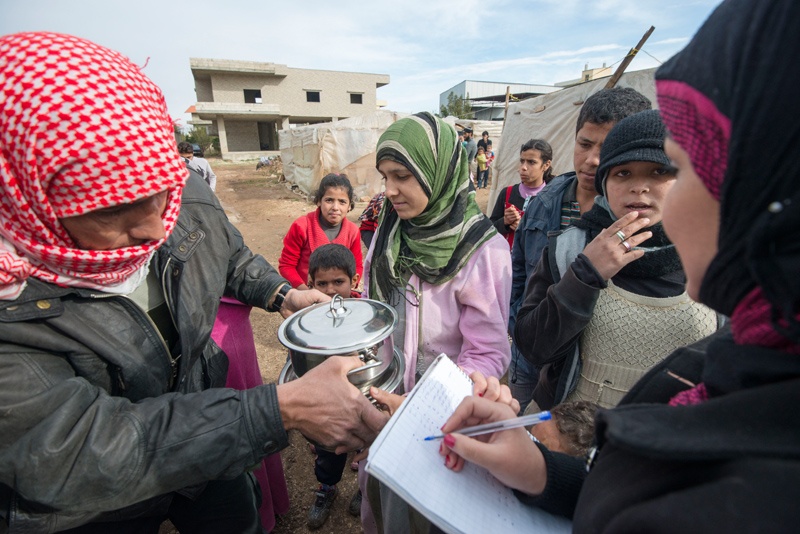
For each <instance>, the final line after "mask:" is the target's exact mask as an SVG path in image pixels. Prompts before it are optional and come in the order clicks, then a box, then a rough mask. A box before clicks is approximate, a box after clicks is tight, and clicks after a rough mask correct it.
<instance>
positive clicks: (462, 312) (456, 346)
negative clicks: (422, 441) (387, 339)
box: [364, 113, 511, 391]
mask: <svg viewBox="0 0 800 534" xmlns="http://www.w3.org/2000/svg"><path fill="white" fill-rule="evenodd" d="M377 167H378V171H379V172H380V173H381V175H382V176H383V178H384V180H385V185H386V201H385V202H384V205H383V210H382V211H381V216H380V222H379V223H378V230H377V232H376V234H375V238H374V240H373V244H372V248H371V249H370V252H369V254H368V256H367V261H366V269H365V270H364V271H365V287H366V288H367V293H368V296H369V297H370V298H373V299H376V300H380V301H383V302H386V303H388V304H391V305H392V306H394V307H395V309H396V310H397V311H398V313H399V315H400V319H401V320H400V326H399V327H398V330H397V331H396V332H395V336H394V339H395V344H396V345H397V347H398V348H399V349H400V350H401V351H402V352H403V354H404V355H405V360H406V374H405V377H404V378H405V379H404V387H405V391H409V390H410V389H411V388H412V387H413V386H414V384H415V383H416V381H417V379H418V378H419V376H421V374H422V373H424V372H425V369H427V367H428V365H429V364H430V363H431V362H432V361H433V359H434V358H436V356H438V355H439V354H440V353H442V352H444V353H445V354H447V355H448V356H450V358H451V359H452V360H453V361H454V362H455V363H456V364H458V365H459V366H460V367H461V368H462V369H464V371H465V372H467V373H472V372H473V371H480V372H481V373H483V374H484V375H485V376H487V377H489V376H494V377H498V378H499V377H501V376H503V374H504V373H505V371H506V369H507V367H508V363H509V361H510V359H511V354H510V349H509V344H508V336H507V335H506V329H507V327H508V302H509V298H510V291H511V262H510V260H509V258H508V244H507V243H505V241H504V240H503V238H502V237H501V236H499V235H498V234H497V232H496V231H495V230H494V227H493V226H492V224H491V222H490V221H489V219H488V218H487V217H486V216H485V215H484V214H483V213H482V212H481V210H480V208H479V207H478V204H477V203H476V202H475V194H474V193H470V191H469V171H468V168H467V161H466V154H465V152H464V150H463V148H462V146H461V143H460V142H459V141H458V135H457V134H456V131H455V129H454V128H453V127H452V126H450V125H449V124H447V123H445V122H443V121H442V120H441V119H439V118H437V117H434V116H433V115H431V114H429V113H418V114H416V115H413V116H411V117H407V118H404V119H401V120H399V121H397V122H395V123H394V124H392V125H391V126H390V127H389V128H388V129H387V130H386V132H384V134H383V135H382V136H381V138H380V140H379V141H378V148H377Z"/></svg>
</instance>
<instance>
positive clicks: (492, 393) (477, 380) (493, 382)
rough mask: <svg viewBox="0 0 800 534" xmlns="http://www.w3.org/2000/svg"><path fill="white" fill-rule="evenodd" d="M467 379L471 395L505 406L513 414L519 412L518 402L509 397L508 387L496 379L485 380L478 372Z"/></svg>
mask: <svg viewBox="0 0 800 534" xmlns="http://www.w3.org/2000/svg"><path fill="white" fill-rule="evenodd" d="M469 377H470V379H471V380H472V394H473V395H475V396H477V397H483V398H484V399H486V400H490V401H497V402H501V403H503V404H507V405H508V406H510V407H511V409H512V410H514V413H518V412H519V402H518V401H517V400H516V399H515V398H514V397H512V396H511V390H510V389H509V388H508V386H504V385H503V384H501V383H500V381H499V380H498V379H497V378H495V377H493V376H490V377H488V378H486V377H485V376H483V374H482V373H481V372H480V371H475V372H473V373H472V374H471V375H469Z"/></svg>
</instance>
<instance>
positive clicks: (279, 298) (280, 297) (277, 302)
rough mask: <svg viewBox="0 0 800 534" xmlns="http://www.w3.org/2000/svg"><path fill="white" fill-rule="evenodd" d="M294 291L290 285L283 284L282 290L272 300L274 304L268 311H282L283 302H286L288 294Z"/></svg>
mask: <svg viewBox="0 0 800 534" xmlns="http://www.w3.org/2000/svg"><path fill="white" fill-rule="evenodd" d="M291 290H292V286H291V285H289V284H283V285H282V286H281V288H280V289H279V290H278V292H277V293H275V298H274V299H273V300H272V304H270V305H269V307H268V308H267V311H269V312H278V311H281V308H282V307H283V301H284V300H286V294H287V293H288V292H289V291H291Z"/></svg>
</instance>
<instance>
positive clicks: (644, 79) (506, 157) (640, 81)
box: [488, 69, 656, 206]
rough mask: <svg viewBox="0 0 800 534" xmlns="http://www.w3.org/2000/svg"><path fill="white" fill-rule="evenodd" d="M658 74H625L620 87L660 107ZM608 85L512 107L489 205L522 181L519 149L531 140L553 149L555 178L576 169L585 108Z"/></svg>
mask: <svg viewBox="0 0 800 534" xmlns="http://www.w3.org/2000/svg"><path fill="white" fill-rule="evenodd" d="M654 74H655V69H647V70H641V71H636V72H630V73H626V74H623V75H622V77H621V78H620V80H619V82H617V87H632V88H634V89H636V90H637V91H639V92H640V93H642V94H643V95H644V96H646V97H647V98H648V99H650V101H651V102H652V103H653V107H656V96H655V94H656V90H655V82H654V81H653V75H654ZM607 82H608V78H601V79H599V80H594V81H591V82H587V83H583V84H580V85H576V86H573V87H568V88H566V89H563V90H561V91H556V92H555V93H549V94H546V95H542V96H538V97H536V98H531V99H528V100H524V101H522V102H518V103H514V104H511V105H510V106H509V108H508V114H507V116H506V120H505V126H504V128H503V144H502V145H501V146H500V149H499V150H498V149H495V161H494V169H493V170H492V176H493V179H492V184H491V189H490V191H489V192H490V195H489V204H488V205H489V206H494V203H495V202H496V199H497V195H498V193H499V192H500V191H502V190H504V189H505V188H506V187H508V186H509V185H514V184H516V183H518V182H519V174H518V172H517V171H518V166H519V149H520V147H521V146H522V145H523V144H524V143H525V142H526V141H528V140H529V139H534V138H538V139H544V140H545V141H547V142H548V143H550V145H551V146H552V147H553V176H558V175H559V174H562V173H565V172H570V171H572V170H573V163H572V152H573V147H574V145H575V125H576V123H577V121H578V113H579V112H580V109H581V105H582V104H583V102H584V101H585V100H586V99H587V98H589V96H591V95H592V94H594V93H596V92H597V91H599V90H601V89H602V88H603V87H605V85H606V83H607Z"/></svg>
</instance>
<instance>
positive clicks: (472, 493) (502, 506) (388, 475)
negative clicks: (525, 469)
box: [366, 354, 571, 534]
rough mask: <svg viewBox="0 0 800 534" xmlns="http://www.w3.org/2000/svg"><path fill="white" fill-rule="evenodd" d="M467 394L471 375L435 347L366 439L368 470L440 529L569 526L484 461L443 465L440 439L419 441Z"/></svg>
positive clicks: (532, 529) (540, 529) (436, 428)
mask: <svg viewBox="0 0 800 534" xmlns="http://www.w3.org/2000/svg"><path fill="white" fill-rule="evenodd" d="M468 395H472V381H471V380H470V379H469V377H468V376H467V375H466V374H464V372H463V371H462V370H461V369H459V367H458V366H457V365H456V364H454V363H453V362H452V361H451V360H450V358H448V357H447V356H445V355H444V354H440V355H439V357H438V358H436V360H434V362H433V363H432V364H431V366H430V367H429V368H428V370H427V371H426V372H425V374H424V375H423V376H422V378H421V379H420V381H419V383H418V384H417V385H416V387H415V388H414V389H413V390H412V391H411V393H410V394H409V395H408V398H407V399H406V400H405V402H403V404H402V405H401V406H400V409H399V410H397V412H396V413H395V414H394V416H392V418H391V419H390V420H389V422H388V423H387V424H386V426H385V427H384V429H383V430H382V431H381V433H380V434H379V435H378V437H377V439H376V440H375V442H374V443H373V444H372V446H371V447H370V452H369V458H368V459H367V466H366V469H367V472H368V473H369V474H370V475H372V476H374V477H375V478H377V479H378V480H380V481H381V482H382V483H384V484H385V485H386V486H388V487H389V488H390V489H391V490H392V491H394V492H395V493H397V494H398V495H399V496H400V497H402V498H403V500H405V501H406V502H407V503H409V504H410V505H411V506H413V507H414V508H416V509H417V510H419V512H420V513H422V514H423V515H424V516H425V517H427V518H428V519H429V520H430V521H431V522H433V523H434V524H435V525H436V526H438V527H439V528H441V529H442V530H444V531H445V532H449V533H453V534H455V533H459V532H547V533H553V532H556V533H557V532H570V530H571V524H570V522H569V521H568V520H566V519H564V518H562V517H556V516H553V515H551V514H548V513H547V512H544V511H542V510H539V509H536V508H532V507H530V506H526V505H524V504H522V503H521V502H520V501H519V500H518V499H517V498H516V497H515V496H514V494H513V492H512V491H511V490H510V489H509V488H507V487H506V486H504V485H503V484H502V483H500V482H499V481H498V480H497V479H496V478H494V477H493V476H492V475H491V474H490V473H489V472H488V471H486V470H485V469H483V468H481V467H478V466H476V465H474V464H470V463H467V464H466V465H465V466H464V469H463V470H462V471H461V472H459V473H454V472H453V471H451V470H449V469H447V468H446V467H445V466H444V461H443V460H442V457H441V456H439V441H438V440H433V441H424V438H425V437H426V436H430V435H433V434H437V433H439V429H440V428H441V426H442V425H443V424H444V423H445V421H446V420H447V418H448V417H450V415H451V414H452V413H453V411H454V410H455V409H456V407H457V406H458V405H459V403H460V402H461V400H462V399H464V397H466V396H468Z"/></svg>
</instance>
